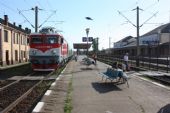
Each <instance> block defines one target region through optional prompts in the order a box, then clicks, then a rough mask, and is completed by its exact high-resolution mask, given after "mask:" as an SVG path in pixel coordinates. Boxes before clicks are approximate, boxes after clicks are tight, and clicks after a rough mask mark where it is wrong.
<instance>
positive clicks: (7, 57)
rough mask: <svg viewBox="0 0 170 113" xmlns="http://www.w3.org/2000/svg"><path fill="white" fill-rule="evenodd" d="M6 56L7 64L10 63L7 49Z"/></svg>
mask: <svg viewBox="0 0 170 113" xmlns="http://www.w3.org/2000/svg"><path fill="white" fill-rule="evenodd" d="M5 55H6V56H5V57H6V64H7V65H9V51H8V50H6V52H5Z"/></svg>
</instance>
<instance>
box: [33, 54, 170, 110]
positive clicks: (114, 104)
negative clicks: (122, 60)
mask: <svg viewBox="0 0 170 113" xmlns="http://www.w3.org/2000/svg"><path fill="white" fill-rule="evenodd" d="M84 57H85V56H78V61H77V62H76V61H74V60H72V61H71V62H69V64H68V65H67V66H66V68H65V70H64V71H63V73H61V75H60V76H59V77H58V78H56V81H55V82H54V83H53V84H52V85H51V87H50V88H49V90H48V91H47V92H46V93H45V95H44V96H43V98H42V99H41V100H40V102H39V103H38V104H37V105H36V107H35V108H34V110H33V111H32V113H64V107H65V100H66V97H67V92H68V88H69V84H70V83H72V90H71V106H72V113H157V112H158V111H159V109H160V108H161V107H163V106H165V105H167V104H169V103H170V96H169V95H170V88H169V87H167V86H162V85H159V84H155V83H153V82H151V81H149V80H145V79H143V78H141V77H140V75H142V73H139V72H134V71H131V72H128V73H127V74H128V76H129V77H130V79H129V86H130V87H129V88H128V87H127V85H126V84H119V85H115V84H114V83H113V82H110V81H109V80H108V81H107V82H105V81H102V76H101V75H100V73H101V72H104V71H106V69H107V67H109V66H108V65H106V64H104V63H101V62H97V65H96V66H95V65H90V66H86V65H83V64H82V63H81V61H82V59H83V58H84Z"/></svg>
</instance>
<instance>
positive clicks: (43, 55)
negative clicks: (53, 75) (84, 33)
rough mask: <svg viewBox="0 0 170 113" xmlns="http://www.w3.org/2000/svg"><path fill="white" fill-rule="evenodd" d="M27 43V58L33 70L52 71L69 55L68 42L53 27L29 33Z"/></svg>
mask: <svg viewBox="0 0 170 113" xmlns="http://www.w3.org/2000/svg"><path fill="white" fill-rule="evenodd" d="M29 43H30V51H29V58H30V62H31V65H32V69H33V70H34V71H53V70H55V69H56V68H58V67H59V66H60V65H62V64H63V63H64V62H66V61H67V60H68V57H69V56H70V55H71V54H70V52H69V46H68V43H67V42H66V40H65V39H64V37H63V36H62V35H61V34H59V33H57V32H56V31H55V29H54V28H53V27H45V28H42V29H41V30H40V31H39V33H32V34H30V37H29Z"/></svg>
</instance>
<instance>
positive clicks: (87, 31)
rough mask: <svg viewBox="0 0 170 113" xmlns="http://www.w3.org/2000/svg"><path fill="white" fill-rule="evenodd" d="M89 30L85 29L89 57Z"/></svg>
mask: <svg viewBox="0 0 170 113" xmlns="http://www.w3.org/2000/svg"><path fill="white" fill-rule="evenodd" d="M89 30H90V28H86V29H85V31H86V35H87V37H86V38H87V53H86V54H87V55H88V49H89V44H88V41H89V37H88V35H89Z"/></svg>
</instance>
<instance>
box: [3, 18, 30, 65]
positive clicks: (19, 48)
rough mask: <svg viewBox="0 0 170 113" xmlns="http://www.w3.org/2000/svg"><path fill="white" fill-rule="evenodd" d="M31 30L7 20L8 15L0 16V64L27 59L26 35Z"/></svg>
mask: <svg viewBox="0 0 170 113" xmlns="http://www.w3.org/2000/svg"><path fill="white" fill-rule="evenodd" d="M30 33H31V30H30V29H28V28H25V29H23V28H22V26H21V25H19V26H16V24H15V22H14V23H13V24H11V23H9V22H8V16H7V15H4V19H2V18H0V66H6V65H12V64H17V63H22V62H27V61H28V57H29V54H28V51H29V44H28V36H29V34H30Z"/></svg>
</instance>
